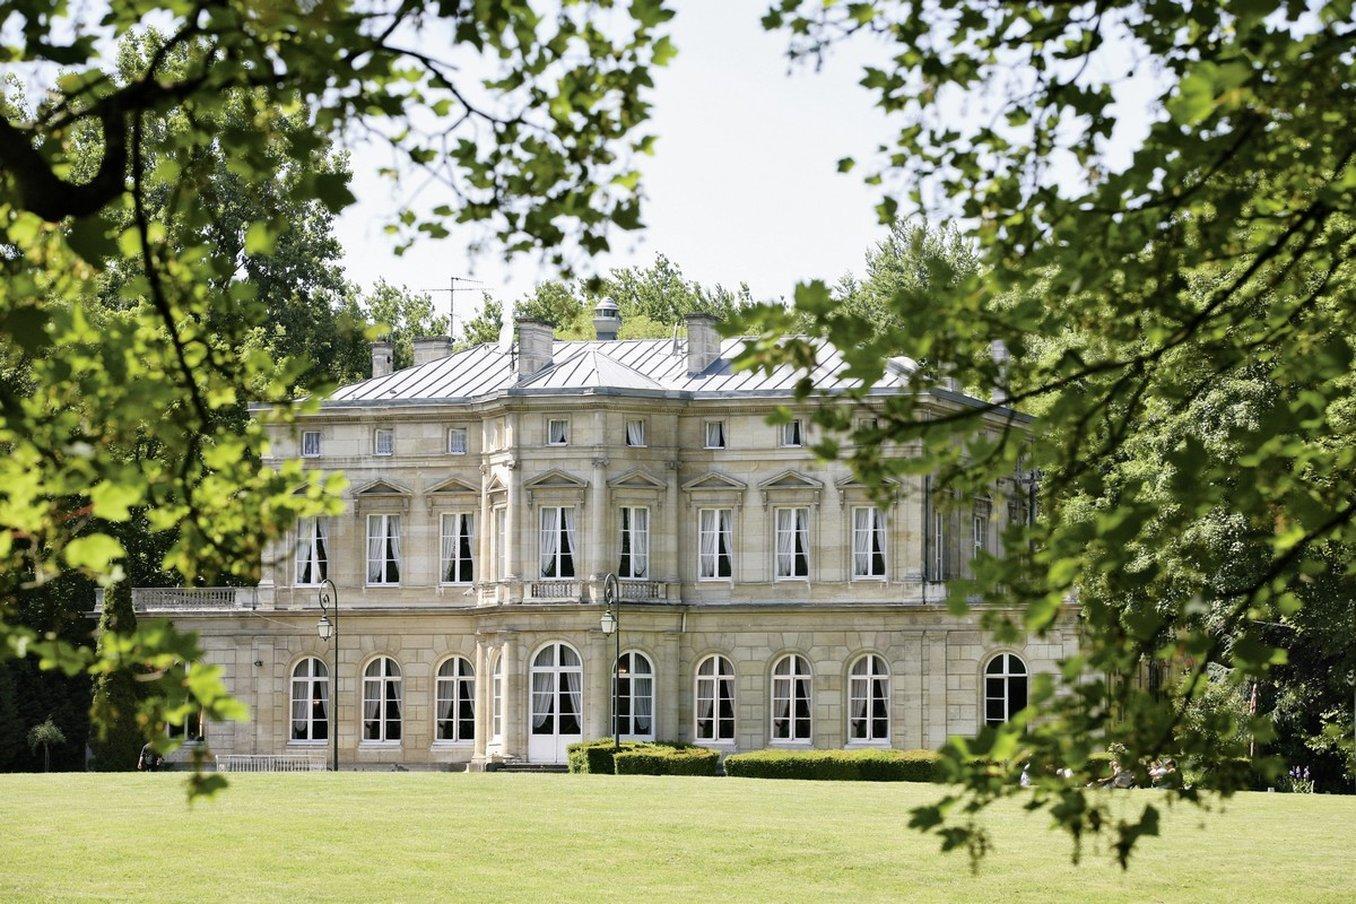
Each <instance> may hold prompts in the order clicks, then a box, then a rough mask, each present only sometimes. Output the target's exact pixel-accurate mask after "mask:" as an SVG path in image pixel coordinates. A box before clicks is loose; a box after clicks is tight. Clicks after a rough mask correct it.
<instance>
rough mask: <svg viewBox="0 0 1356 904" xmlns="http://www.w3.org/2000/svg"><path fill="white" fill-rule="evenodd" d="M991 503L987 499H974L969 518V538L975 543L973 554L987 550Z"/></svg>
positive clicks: (991, 510)
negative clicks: (973, 506)
mask: <svg viewBox="0 0 1356 904" xmlns="http://www.w3.org/2000/svg"><path fill="white" fill-rule="evenodd" d="M992 513H993V503H991V502H990V501H989V500H987V499H976V500H975V508H974V512H973V514H972V516H971V519H970V525H971V539H973V541H974V544H975V553H974V554H975V555H979V554H980V553H982V552H988V551H989V519H990V518H991V517H992Z"/></svg>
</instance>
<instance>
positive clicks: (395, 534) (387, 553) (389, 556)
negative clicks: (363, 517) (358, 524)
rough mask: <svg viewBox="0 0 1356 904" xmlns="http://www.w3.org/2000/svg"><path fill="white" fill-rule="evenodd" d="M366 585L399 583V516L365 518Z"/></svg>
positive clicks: (369, 516) (370, 516)
mask: <svg viewBox="0 0 1356 904" xmlns="http://www.w3.org/2000/svg"><path fill="white" fill-rule="evenodd" d="M367 583H369V584H399V583H400V516H399V515H368V516H367Z"/></svg>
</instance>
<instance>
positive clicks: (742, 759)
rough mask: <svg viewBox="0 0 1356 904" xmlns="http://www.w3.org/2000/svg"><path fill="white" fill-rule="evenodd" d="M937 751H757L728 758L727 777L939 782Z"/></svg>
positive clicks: (939, 771)
mask: <svg viewBox="0 0 1356 904" xmlns="http://www.w3.org/2000/svg"><path fill="white" fill-rule="evenodd" d="M940 762H941V757H940V756H939V755H938V754H937V752H936V751H933V750H755V751H752V752H750V753H737V754H734V755H732V756H728V757H726V758H725V774H726V775H735V776H740V777H743V778H799V779H813V780H820V781H864V782H936V781H941V769H940Z"/></svg>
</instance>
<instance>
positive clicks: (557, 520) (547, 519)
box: [538, 505, 575, 578]
mask: <svg viewBox="0 0 1356 904" xmlns="http://www.w3.org/2000/svg"><path fill="white" fill-rule="evenodd" d="M539 536H540V539H539V544H538V558H539V560H540V565H541V568H540V570H541V576H542V577H543V578H572V577H574V555H575V552H574V507H573V506H568V505H564V506H554V505H547V506H543V507H542V510H541V533H540V535H539Z"/></svg>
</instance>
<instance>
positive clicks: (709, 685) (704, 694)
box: [697, 678, 719, 738]
mask: <svg viewBox="0 0 1356 904" xmlns="http://www.w3.org/2000/svg"><path fill="white" fill-rule="evenodd" d="M718 681H719V679H717V678H698V679H697V724H698V725H699V726H700V725H702V724H704V723H706V722H710V721H711V712H712V710H714V709H715V705H716V685H717V683H718ZM698 735H699V736H701V737H704V738H714V737H715V736H716V726H715V724H714V723H712V724H711V727H710V728H709V729H707V730H706V731H705V732H703V731H700V730H699V731H698Z"/></svg>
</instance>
